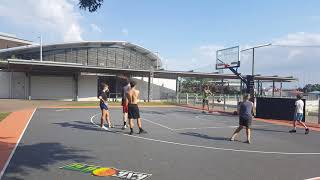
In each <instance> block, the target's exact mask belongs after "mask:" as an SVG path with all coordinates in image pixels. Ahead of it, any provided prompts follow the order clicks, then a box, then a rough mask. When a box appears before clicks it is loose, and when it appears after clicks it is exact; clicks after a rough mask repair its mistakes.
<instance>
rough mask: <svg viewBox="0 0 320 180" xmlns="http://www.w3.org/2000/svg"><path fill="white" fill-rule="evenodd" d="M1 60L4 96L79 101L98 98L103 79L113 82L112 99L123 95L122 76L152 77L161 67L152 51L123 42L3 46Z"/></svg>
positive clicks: (0, 84) (0, 82)
mask: <svg viewBox="0 0 320 180" xmlns="http://www.w3.org/2000/svg"><path fill="white" fill-rule="evenodd" d="M0 62H1V64H2V71H0V98H16V99H54V100H75V101H90V100H97V93H98V91H99V85H100V84H101V82H105V83H108V84H109V85H110V89H111V94H110V96H111V97H114V98H117V97H120V96H121V86H122V85H123V83H124V79H123V77H125V76H134V75H135V76H138V77H141V76H140V75H141V74H139V72H140V73H142V74H143V75H142V76H144V75H145V74H149V75H150V72H151V71H153V70H155V69H157V68H158V67H159V66H160V65H161V60H160V59H159V57H158V56H157V55H156V54H155V53H153V52H152V51H150V50H148V49H146V48H143V47H141V46H138V45H135V44H132V43H128V42H122V41H121V42H115V41H113V42H77V43H63V44H51V45H44V46H40V45H27V46H21V47H14V48H7V49H2V50H0ZM6 63H7V64H6ZM92 69H94V70H95V71H94V72H93V71H92ZM97 71H99V73H97ZM133 71H134V72H135V73H136V74H133V73H132V72H133ZM137 81H139V80H137ZM140 84H141V86H143V87H146V86H145V85H142V84H144V82H143V81H141V82H140ZM152 86H157V85H152ZM155 88H164V87H155ZM152 89H153V88H152V87H150V85H147V89H145V90H144V91H150V90H152ZM166 90H167V88H164V91H166ZM168 91H170V90H168ZM171 91H172V92H174V90H171ZM159 96H160V94H159ZM147 98H148V97H142V99H147ZM154 98H155V99H160V97H154Z"/></svg>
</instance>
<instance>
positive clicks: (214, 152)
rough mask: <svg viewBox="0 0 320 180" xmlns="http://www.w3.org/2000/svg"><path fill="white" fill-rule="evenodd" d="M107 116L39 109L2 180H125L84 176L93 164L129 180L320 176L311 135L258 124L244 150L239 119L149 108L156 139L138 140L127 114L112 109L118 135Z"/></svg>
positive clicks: (319, 155) (317, 135) (146, 117)
mask: <svg viewBox="0 0 320 180" xmlns="http://www.w3.org/2000/svg"><path fill="white" fill-rule="evenodd" d="M99 113H100V111H99V109H97V108H91V109H52V108H48V109H45V108H44V109H37V110H36V112H35V113H34V115H33V116H32V118H31V120H30V122H29V125H28V127H27V129H26V131H25V132H24V135H23V137H22V139H21V141H20V143H19V145H18V147H17V149H16V151H15V153H14V155H13V157H12V159H11V161H10V163H9V164H8V166H7V168H6V170H5V172H4V175H3V177H2V179H4V180H7V179H119V176H120V175H119V174H118V175H119V176H117V177H115V176H106V177H96V176H92V175H91V174H92V170H91V171H84V170H83V169H81V168H83V167H84V165H85V164H86V165H90V167H92V166H94V167H96V168H97V167H100V168H101V167H112V168H114V169H116V170H122V171H121V172H122V178H124V179H139V178H140V179H155V180H160V179H266V180H267V179H268V180H269V179H282V180H285V179H288V180H289V179H290V180H293V179H296V180H303V179H307V178H312V177H317V176H320V174H319V165H320V163H319V162H320V161H319V160H320V150H319V149H320V144H319V139H320V132H318V131H311V133H310V134H309V135H305V134H304V131H303V129H299V130H298V133H296V134H290V133H288V130H290V127H287V126H280V125H274V124H270V123H264V122H259V121H254V122H253V134H252V144H246V143H243V141H245V134H244V132H241V134H240V136H239V139H238V140H237V141H235V142H231V141H228V138H229V137H230V135H231V134H232V132H233V131H234V129H235V128H236V126H237V125H238V118H237V117H236V116H227V115H223V114H219V113H213V114H203V113H201V111H199V110H194V109H189V108H183V107H158V108H156V107H154V108H151V107H148V108H147V107H146V108H141V116H142V118H143V126H144V128H145V129H146V130H147V131H148V134H143V135H142V134H134V135H131V136H130V135H129V134H128V132H129V130H128V129H126V130H121V125H122V116H121V115H122V114H121V109H120V108H112V109H111V120H112V121H113V122H114V124H115V125H116V126H115V128H113V129H111V130H110V131H105V130H101V129H100V128H99V127H98V124H99V122H100V119H99V118H100V114H99ZM135 132H137V128H136V127H135ZM74 163H77V164H76V165H77V167H78V170H77V169H75V164H74ZM70 166H72V167H73V169H72V168H70ZM62 167H64V168H62ZM86 167H87V166H86ZM70 169H72V170H70ZM130 173H131V174H130ZM139 173H141V174H139Z"/></svg>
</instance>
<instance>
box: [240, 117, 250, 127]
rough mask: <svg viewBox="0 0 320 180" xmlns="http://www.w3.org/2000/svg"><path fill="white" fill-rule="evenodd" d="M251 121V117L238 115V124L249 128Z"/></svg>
mask: <svg viewBox="0 0 320 180" xmlns="http://www.w3.org/2000/svg"><path fill="white" fill-rule="evenodd" d="M251 123H252V117H244V116H240V117H239V125H240V126H245V127H247V128H250V127H251Z"/></svg>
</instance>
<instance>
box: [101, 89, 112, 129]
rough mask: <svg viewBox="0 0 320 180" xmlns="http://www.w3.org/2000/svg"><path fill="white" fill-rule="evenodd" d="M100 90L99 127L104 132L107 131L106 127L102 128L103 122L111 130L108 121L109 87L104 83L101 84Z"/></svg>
mask: <svg viewBox="0 0 320 180" xmlns="http://www.w3.org/2000/svg"><path fill="white" fill-rule="evenodd" d="M101 85H102V90H101V91H100V93H99V97H98V98H99V99H100V109H101V123H100V127H101V128H102V129H104V130H108V128H107V127H106V126H104V122H105V121H107V122H108V127H109V128H111V127H112V125H111V121H110V113H109V107H108V93H109V86H108V85H107V84H105V83H102V84H101Z"/></svg>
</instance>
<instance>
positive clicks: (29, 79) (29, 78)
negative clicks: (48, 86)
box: [27, 73, 32, 100]
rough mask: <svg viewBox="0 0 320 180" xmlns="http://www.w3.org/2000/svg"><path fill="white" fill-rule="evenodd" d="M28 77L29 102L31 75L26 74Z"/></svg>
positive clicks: (29, 97)
mask: <svg viewBox="0 0 320 180" xmlns="http://www.w3.org/2000/svg"><path fill="white" fill-rule="evenodd" d="M27 76H28V100H31V99H32V97H31V74H30V73H27Z"/></svg>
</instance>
